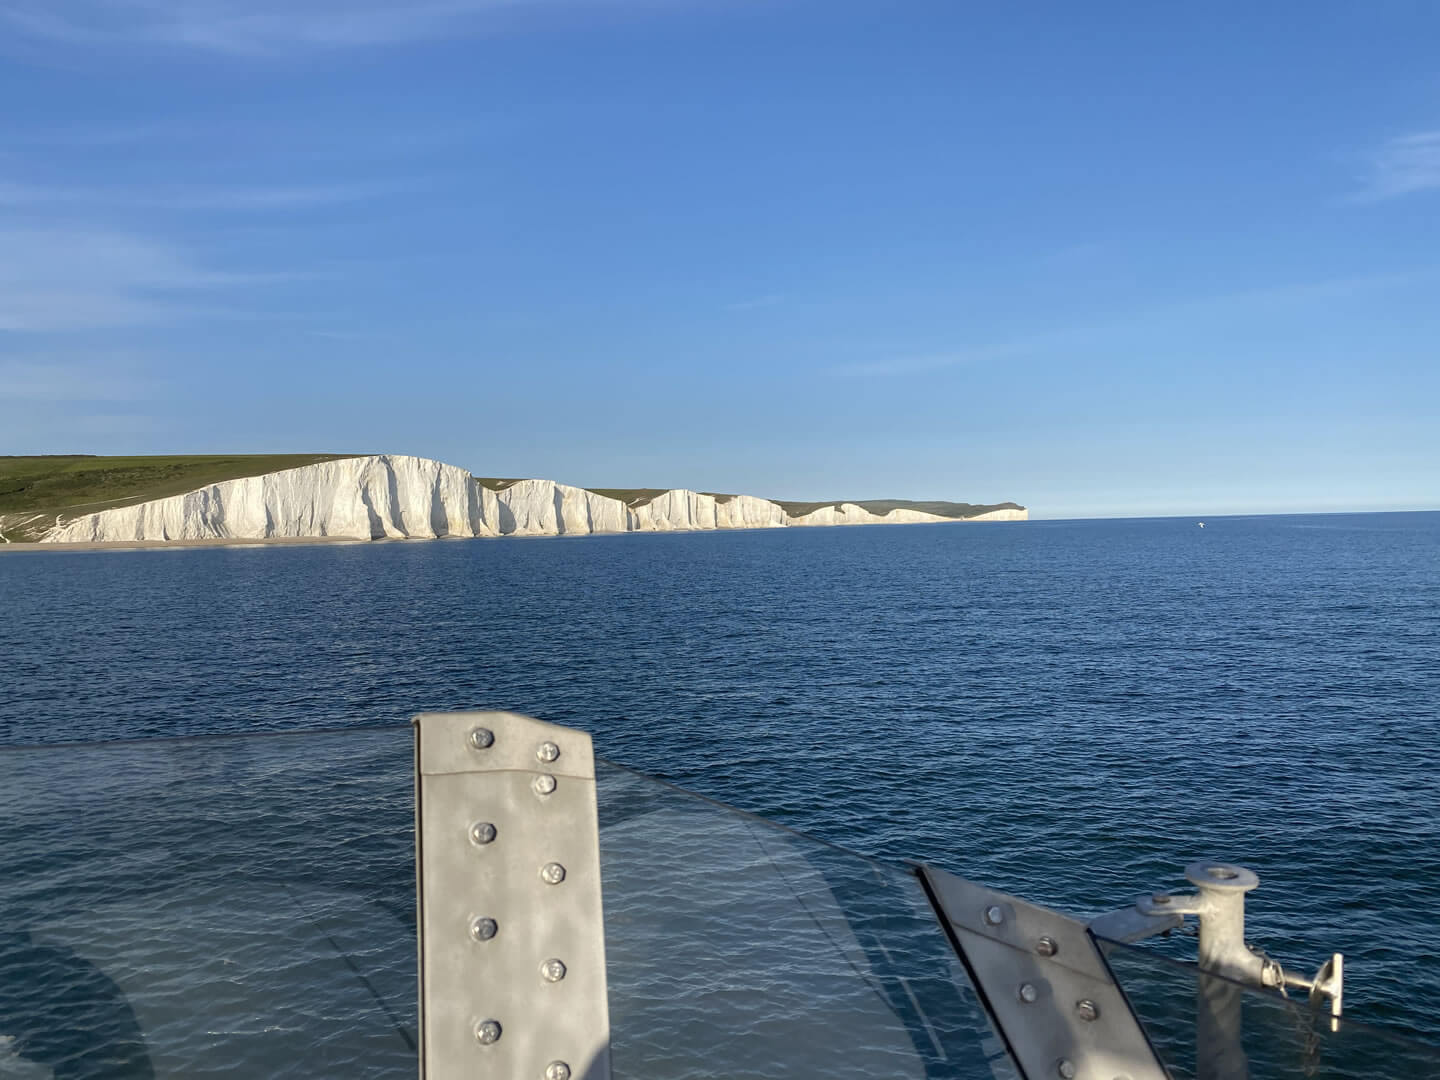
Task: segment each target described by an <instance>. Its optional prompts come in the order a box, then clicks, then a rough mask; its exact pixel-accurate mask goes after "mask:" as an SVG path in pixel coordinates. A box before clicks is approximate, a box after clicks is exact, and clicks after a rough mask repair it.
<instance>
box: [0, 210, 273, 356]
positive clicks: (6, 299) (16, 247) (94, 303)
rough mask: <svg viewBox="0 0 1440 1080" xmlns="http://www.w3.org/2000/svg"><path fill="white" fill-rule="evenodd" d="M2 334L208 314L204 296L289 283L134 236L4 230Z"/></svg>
mask: <svg viewBox="0 0 1440 1080" xmlns="http://www.w3.org/2000/svg"><path fill="white" fill-rule="evenodd" d="M0 253H3V257H0V332H4V331H11V332H16V331H23V332H29V333H41V332H47V331H68V330H87V329H96V328H102V327H115V326H134V325H139V324H145V323H154V322H165V321H173V320H175V319H178V318H184V317H189V316H193V315H196V314H203V313H204V312H205V311H206V310H207V309H206V307H205V306H204V304H203V302H202V303H196V301H195V299H194V298H195V296H196V295H197V294H207V295H213V294H215V293H216V292H218V291H221V290H229V289H234V288H238V287H243V286H251V285H257V284H264V283H267V282H270V281H275V280H281V279H282V277H284V276H282V275H256V274H238V273H230V272H225V271H218V270H212V269H209V268H207V267H205V266H202V265H200V264H199V263H198V262H197V261H196V260H195V259H194V258H193V257H192V256H191V255H190V254H189V253H188V252H186V251H184V250H183V249H181V248H179V247H177V246H174V245H171V244H166V243H164V242H161V241H157V240H153V239H150V238H148V237H144V236H137V235H133V234H130V233H122V232H110V231H96V230H77V229H15V228H5V227H4V226H0Z"/></svg>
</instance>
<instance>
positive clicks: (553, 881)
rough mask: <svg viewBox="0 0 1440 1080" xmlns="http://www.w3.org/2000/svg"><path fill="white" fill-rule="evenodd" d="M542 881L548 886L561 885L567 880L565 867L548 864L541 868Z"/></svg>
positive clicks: (555, 863)
mask: <svg viewBox="0 0 1440 1080" xmlns="http://www.w3.org/2000/svg"><path fill="white" fill-rule="evenodd" d="M540 880H541V881H543V882H545V884H546V885H559V884H560V883H561V882H562V881H564V880H565V867H563V866H561V865H560V864H559V863H558V862H547V863H546V864H545V865H544V866H542V867H541V868H540Z"/></svg>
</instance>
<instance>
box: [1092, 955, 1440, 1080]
mask: <svg viewBox="0 0 1440 1080" xmlns="http://www.w3.org/2000/svg"><path fill="white" fill-rule="evenodd" d="M1100 948H1101V951H1102V952H1103V953H1104V954H1105V958H1106V960H1107V961H1108V962H1109V964H1110V968H1111V970H1112V971H1113V972H1114V973H1115V978H1116V981H1117V982H1119V984H1120V986H1121V988H1122V989H1123V990H1124V991H1125V994H1126V996H1127V997H1129V999H1130V1004H1131V1006H1132V1008H1134V1010H1135V1014H1136V1015H1137V1016H1138V1017H1139V1018H1140V1021H1141V1023H1142V1024H1143V1025H1144V1026H1145V1030H1146V1033H1147V1034H1148V1035H1149V1036H1150V1040H1151V1042H1152V1043H1153V1044H1154V1045H1155V1048H1156V1050H1157V1051H1158V1052H1159V1054H1160V1058H1161V1060H1162V1061H1163V1062H1164V1063H1165V1065H1166V1067H1167V1068H1169V1069H1170V1071H1171V1073H1172V1074H1173V1075H1174V1076H1175V1077H1176V1080H1192V1078H1195V1080H1220V1078H1229V1077H1232V1076H1246V1075H1247V1072H1246V1070H1247V1069H1248V1075H1249V1076H1250V1077H1251V1078H1252V1080H1267V1078H1270V1077H1305V1078H1306V1080H1374V1078H1377V1077H1393V1078H1395V1080H1401V1078H1406V1080H1408V1078H1412V1077H1421V1076H1427V1077H1435V1076H1440V1048H1436V1047H1432V1046H1426V1045H1424V1044H1421V1043H1418V1042H1414V1041H1411V1040H1408V1039H1406V1038H1403V1037H1400V1036H1397V1035H1394V1034H1391V1033H1390V1032H1385V1031H1379V1030H1377V1029H1375V1028H1371V1027H1367V1026H1365V1025H1364V1024H1359V1023H1356V1022H1355V1021H1353V1020H1348V1019H1342V1020H1340V1021H1339V1022H1338V1023H1336V1024H1334V1025H1333V1030H1332V1023H1331V1019H1330V1014H1329V1012H1328V1008H1327V1009H1326V1010H1325V1011H1321V1012H1315V1011H1312V1010H1311V1009H1310V1007H1309V1004H1308V1003H1307V1001H1306V1000H1305V998H1304V997H1303V996H1295V995H1296V994H1297V992H1296V991H1294V990H1292V991H1290V993H1291V995H1292V996H1291V997H1289V998H1286V997H1282V996H1281V995H1280V994H1278V993H1274V992H1271V991H1265V990H1259V989H1256V988H1253V987H1248V986H1243V985H1241V984H1239V983H1234V982H1231V981H1229V980H1227V979H1222V978H1219V977H1216V976H1213V975H1203V974H1201V973H1200V972H1199V971H1198V970H1196V969H1195V968H1194V967H1193V966H1191V965H1189V964H1183V963H1180V962H1179V961H1176V960H1172V959H1170V958H1168V957H1165V956H1162V955H1160V954H1159V953H1156V952H1153V951H1151V950H1150V949H1147V948H1145V947H1143V946H1134V945H1122V944H1119V943H1117V942H1112V941H1105V940H1101V941H1100Z"/></svg>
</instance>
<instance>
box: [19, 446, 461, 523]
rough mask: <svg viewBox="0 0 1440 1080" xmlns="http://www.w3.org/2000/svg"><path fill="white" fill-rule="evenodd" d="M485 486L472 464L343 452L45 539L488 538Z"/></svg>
mask: <svg viewBox="0 0 1440 1080" xmlns="http://www.w3.org/2000/svg"><path fill="white" fill-rule="evenodd" d="M475 489H476V485H475V483H474V481H473V480H472V479H471V478H470V474H469V473H468V472H466V471H465V470H464V469H457V468H456V467H455V466H453V465H443V464H441V463H440V462H438V461H430V460H428V459H426V458H417V457H403V456H400V455H390V454H386V455H381V456H376V457H358V458H342V459H340V460H338V461H326V462H321V463H319V464H316V465H307V466H305V467H303V468H299V469H286V470H284V471H283V472H273V473H266V474H265V475H264V476H252V477H249V478H247V479H244V480H226V481H224V482H222V483H219V484H212V485H210V486H209V487H204V488H200V489H199V490H197V491H191V492H187V493H186V494H184V495H175V496H172V497H171V498H168V499H157V500H155V501H154V502H144V503H138V504H137V505H135V506H124V507H118V508H116V509H114V510H101V511H100V512H98V513H94V514H87V515H85V516H84V517H79V518H75V519H74V520H73V521H66V522H63V523H62V524H59V525H57V526H56V527H55V528H54V529H53V530H52V531H51V532H50V534H49V535H48V536H46V537H45V540H47V541H49V542H53V543H78V542H84V541H116V540H230V539H235V540H241V539H244V540H253V539H265V538H270V537H301V536H315V537H323V536H334V537H346V538H353V539H362V540H371V539H375V540H378V539H383V538H385V537H393V538H400V537H409V536H415V537H437V536H483V535H486V533H485V531H484V530H483V522H482V520H481V513H480V506H479V502H478V499H477V494H478V493H477V492H476V490H475Z"/></svg>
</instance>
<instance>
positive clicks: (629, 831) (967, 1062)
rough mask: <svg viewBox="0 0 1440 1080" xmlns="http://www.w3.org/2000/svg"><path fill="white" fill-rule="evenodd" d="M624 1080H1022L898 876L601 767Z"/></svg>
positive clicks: (618, 1061)
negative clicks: (812, 1079)
mask: <svg viewBox="0 0 1440 1080" xmlns="http://www.w3.org/2000/svg"><path fill="white" fill-rule="evenodd" d="M599 790H600V792H601V796H600V863H601V872H602V874H603V876H604V903H605V948H606V953H607V970H608V975H609V979H610V1023H611V1043H612V1050H613V1060H614V1067H615V1074H616V1076H620V1077H656V1078H659V1077H674V1078H677V1080H688V1078H696V1080H698V1078H701V1077H781V1076H784V1077H791V1076H823V1077H829V1078H860V1077H887V1078H888V1077H916V1078H923V1077H947V1078H949V1077H954V1078H960V1077H974V1078H978V1080H990V1078H991V1077H996V1078H1004V1077H1011V1076H1013V1075H1014V1073H1013V1071H1012V1070H1011V1067H1010V1065H1009V1060H1008V1057H1007V1056H1006V1055H1005V1051H1004V1048H1003V1045H1002V1044H1001V1043H1000V1041H999V1040H998V1039H997V1038H995V1037H994V1035H993V1034H992V1033H991V1028H990V1025H989V1023H988V1021H987V1020H986V1018H985V1015H984V1013H983V1011H982V1009H981V1007H980V1006H979V1004H978V1002H977V1001H976V999H975V996H974V993H973V991H972V990H971V989H970V984H969V982H968V980H967V978H966V976H965V974H964V972H963V970H962V969H961V968H960V966H959V963H958V961H957V960H956V958H955V954H954V952H953V951H952V950H951V948H950V944H949V942H948V940H947V939H946V938H945V935H944V933H943V931H942V930H941V929H940V927H939V925H938V924H937V922H936V920H935V916H934V914H933V913H932V911H931V908H930V905H929V902H928V901H927V900H926V898H925V894H924V892H923V890H922V889H921V887H920V884H919V882H918V880H917V879H916V878H915V877H914V875H913V874H912V873H910V872H909V871H908V870H906V869H904V868H900V867H894V866H890V865H886V864H883V863H877V862H872V861H870V860H868V859H865V858H863V857H861V856H858V855H856V854H854V853H852V852H848V851H844V850H842V849H839V848H834V847H830V846H828V845H826V844H823V843H821V842H819V841H816V840H814V839H811V838H809V837H806V836H803V835H801V834H798V833H794V832H791V831H789V830H787V829H784V828H781V827H779V826H777V825H774V824H773V823H771V822H767V821H765V820H763V819H761V818H756V817H752V816H750V815H747V814H743V813H740V812H738V811H736V810H733V809H732V808H730V807H726V806H722V805H720V804H717V803H713V802H710V801H708V800H705V799H702V798H700V797H698V796H695V795H691V794H690V793H688V792H684V791H681V790H680V789H678V788H674V787H671V786H669V785H667V784H663V783H660V782H658V781H656V780H654V779H652V778H650V777H646V776H642V775H639V774H636V773H633V772H630V771H628V770H625V769H622V768H620V767H617V766H614V765H609V764H605V763H601V765H600V766H599Z"/></svg>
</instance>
